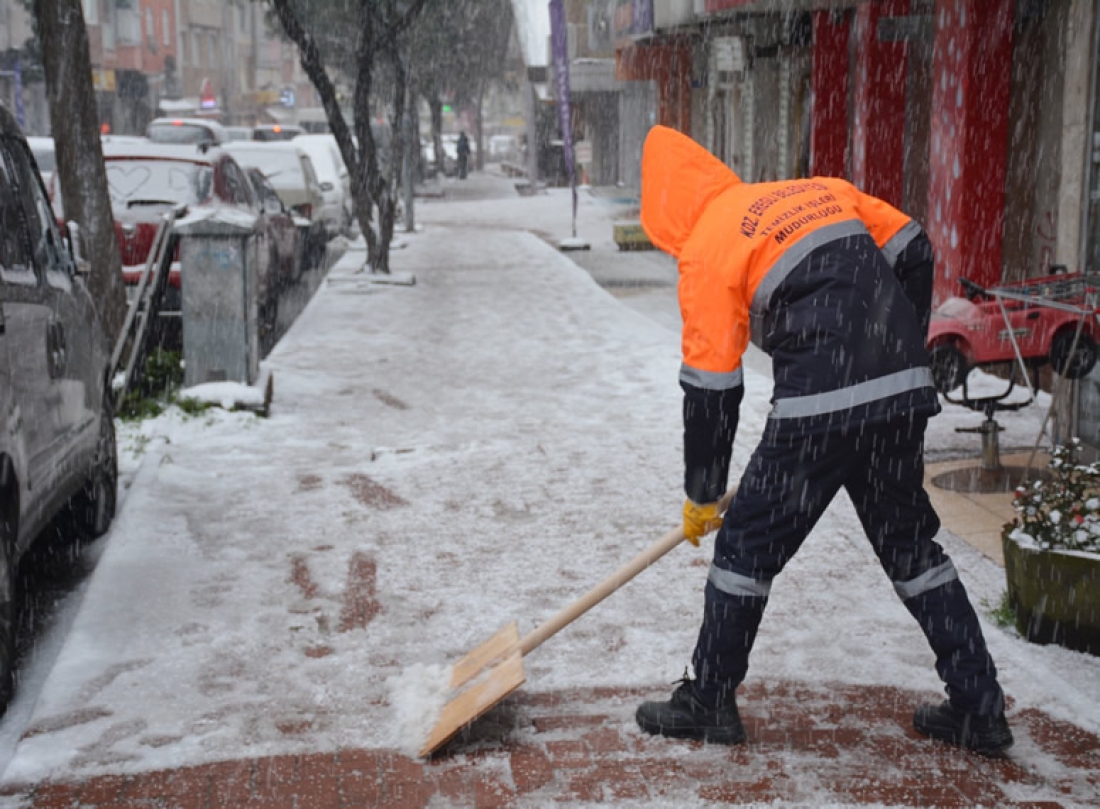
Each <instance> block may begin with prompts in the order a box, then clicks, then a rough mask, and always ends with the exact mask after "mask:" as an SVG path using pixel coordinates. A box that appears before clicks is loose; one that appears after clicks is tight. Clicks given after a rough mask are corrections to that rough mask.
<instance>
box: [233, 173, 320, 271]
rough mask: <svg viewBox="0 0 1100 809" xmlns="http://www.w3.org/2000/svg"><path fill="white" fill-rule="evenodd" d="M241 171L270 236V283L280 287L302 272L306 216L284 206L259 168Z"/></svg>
mask: <svg viewBox="0 0 1100 809" xmlns="http://www.w3.org/2000/svg"><path fill="white" fill-rule="evenodd" d="M245 173H246V174H247V175H248V179H249V181H250V182H251V183H252V190H253V192H254V193H255V194H256V199H257V201H258V202H259V204H260V207H261V209H262V210H263V216H264V217H265V218H266V219H267V225H266V226H265V229H266V230H267V231H268V234H269V236H270V238H269V240H268V253H269V255H270V257H271V258H270V262H271V275H272V278H271V283H273V284H274V285H275V287H276V288H277V289H279V290H281V289H282V288H284V287H285V286H286V285H287V284H289V283H291V282H293V281H296V280H297V279H298V277H299V276H300V275H301V274H302V269H303V265H304V261H305V258H304V256H303V250H304V245H305V241H306V239H307V237H308V235H309V229H310V226H311V223H310V221H309V220H308V219H302V218H301V217H297V216H294V215H293V214H292V213H291V212H290V211H288V210H287V209H286V206H284V205H283V201H282V200H281V199H279V194H278V192H277V191H276V190H275V189H274V187H272V185H271V183H270V182H269V181H268V179H267V178H266V177H264V174H263V172H262V171H260V170H259V169H257V168H250V169H245Z"/></svg>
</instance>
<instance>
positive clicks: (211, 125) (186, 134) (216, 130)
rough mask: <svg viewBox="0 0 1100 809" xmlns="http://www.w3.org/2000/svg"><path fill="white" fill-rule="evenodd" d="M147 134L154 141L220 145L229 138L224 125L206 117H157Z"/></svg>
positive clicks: (151, 123) (146, 131)
mask: <svg viewBox="0 0 1100 809" xmlns="http://www.w3.org/2000/svg"><path fill="white" fill-rule="evenodd" d="M145 136H146V137H147V138H149V140H151V141H153V142H154V143H195V144H200V143H205V144H207V145H218V144H221V143H225V142H226V141H228V140H229V133H228V132H226V131H225V127H224V126H222V125H221V124H219V123H218V122H217V121H208V120H206V119H205V118H155V119H153V120H152V121H151V122H150V123H149V126H148V127H146V129H145Z"/></svg>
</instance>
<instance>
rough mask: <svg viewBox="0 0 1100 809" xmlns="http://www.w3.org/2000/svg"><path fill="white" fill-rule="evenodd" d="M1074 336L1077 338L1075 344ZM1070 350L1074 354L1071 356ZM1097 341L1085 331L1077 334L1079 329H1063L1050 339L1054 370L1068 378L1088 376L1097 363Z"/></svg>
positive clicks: (1051, 362)
mask: <svg viewBox="0 0 1100 809" xmlns="http://www.w3.org/2000/svg"><path fill="white" fill-rule="evenodd" d="M1074 338H1076V340H1077V345H1076V347H1075V346H1074V344H1073V342H1074ZM1070 351H1072V352H1073V356H1072V357H1071V356H1070ZM1096 356H1097V349H1096V341H1095V340H1093V339H1092V337H1091V336H1089V335H1088V334H1086V333H1085V332H1081V334H1080V336H1078V334H1077V329H1076V328H1072V329H1062V330H1061V331H1060V332H1058V333H1057V334H1055V335H1054V339H1053V340H1051V341H1050V364H1051V367H1053V368H1054V370H1055V371H1056V372H1057V373H1059V374H1061V375H1062V376H1064V377H1065V378H1066V379H1081V378H1082V377H1084V376H1088V374H1089V371H1091V370H1092V369H1093V366H1095V365H1096Z"/></svg>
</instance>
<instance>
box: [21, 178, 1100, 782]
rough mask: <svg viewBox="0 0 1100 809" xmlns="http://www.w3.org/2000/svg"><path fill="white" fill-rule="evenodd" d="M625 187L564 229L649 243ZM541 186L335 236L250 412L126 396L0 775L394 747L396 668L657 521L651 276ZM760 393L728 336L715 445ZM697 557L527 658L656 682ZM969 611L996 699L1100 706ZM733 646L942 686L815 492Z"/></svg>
mask: <svg viewBox="0 0 1100 809" xmlns="http://www.w3.org/2000/svg"><path fill="white" fill-rule="evenodd" d="M622 213H623V208H622V207H621V206H617V205H615V204H612V203H609V202H607V201H601V200H599V199H595V198H593V197H591V196H589V195H587V194H582V199H581V209H580V215H579V218H578V235H579V236H580V237H581V238H584V239H585V240H587V241H588V242H590V243H591V245H592V254H591V255H589V256H588V257H586V258H585V261H597V262H598V261H599V260H600V255H601V254H602V255H604V256H605V257H606V260H607V261H608V262H629V261H634V260H638V261H646V262H652V261H653V260H654V259H653V257H652V256H650V257H646V258H635V257H631V256H624V255H621V254H618V253H617V252H616V251H615V248H614V245H613V244H612V243H611V238H610V237H611V226H610V222H611V219H612V218H613V217H615V216H618V215H622ZM569 215H570V205H569V197H568V191H565V192H559V191H552V192H550V193H548V194H545V195H540V196H535V197H530V198H519V197H516V198H509V199H506V200H497V201H485V202H469V203H439V204H435V205H424V206H420V207H419V208H418V218H419V221H420V222H421V223H422V225H423V228H422V230H421V231H419V232H418V233H416V234H415V235H412V236H407V237H403V239H402V242H403V247H402V249H399V250H396V251H395V252H394V254H393V266H394V269H395V270H397V271H399V272H407V273H412V274H414V275H415V277H416V281H417V283H416V285H415V286H393V285H379V284H374V283H371V280H370V278H369V277H367V276H366V275H364V274H362V273H359V272H357V270H358V269H359V268H360V267H361V266H362V260H363V256H362V253H361V252H360V253H357V252H356V251H355V250H352V251H350V252H349V253H348V254H347V255H346V256H345V257H344V259H343V260H342V261H341V262H340V263H339V264H338V265H337V266H336V268H334V269H333V270H332V271H331V273H330V276H329V279H328V280H327V282H325V284H323V285H322V287H321V289H320V290H319V291H318V293H317V295H316V297H315V298H314V299H313V301H312V302H311V303H310V304H309V306H308V307H307V308H306V310H305V312H304V313H303V314H302V316H301V317H300V318H299V321H298V322H297V323H296V324H295V326H294V327H293V328H292V329H291V331H290V332H289V333H288V334H287V335H286V337H285V338H284V339H283V340H282V341H281V343H280V344H279V345H278V346H277V347H276V349H275V351H274V352H273V353H272V354H271V356H270V357H269V359H268V360H267V363H266V365H267V367H268V368H269V369H270V370H271V372H272V373H273V374H274V389H275V398H274V403H273V408H272V413H271V415H270V417H269V418H266V419H264V418H259V417H257V416H255V415H252V414H251V413H231V412H225V411H222V410H218V409H214V410H210V411H207V412H205V413H203V414H201V415H198V416H187V415H184V414H183V413H182V412H180V411H179V410H172V411H169V412H168V413H166V414H165V415H163V416H161V417H159V418H157V419H154V420H151V421H147V422H144V423H142V424H140V425H129V424H128V425H123V426H122V428H121V429H120V448H121V449H122V452H123V461H124V473H125V478H126V481H127V482H128V484H129V488H128V490H127V491H126V493H125V499H124V502H123V508H122V510H121V513H120V514H119V517H118V519H117V522H116V523H115V525H114V527H113V529H112V531H111V533H110V535H109V537H108V539H107V540H106V541H105V543H104V546H105V547H104V550H103V553H102V558H101V559H100V562H99V565H98V567H97V569H96V571H95V573H94V575H93V577H92V579H91V580H90V582H89V583H88V585H87V590H86V593H85V594H84V597H83V599H82V601H81V604H80V609H79V612H78V613H77V614H75V616H74V617H73V619H72V621H71V624H72V626H71V630H70V631H69V632H68V635H67V637H65V638H64V642H63V645H62V646H61V647H60V649H59V651H58V653H57V655H56V660H55V661H54V663H53V666H52V668H51V670H50V671H49V673H48V675H47V676H46V679H45V682H44V683H43V685H42V688H41V690H40V692H38V696H37V701H36V702H35V704H33V705H32V706H28V708H26V709H25V712H26V715H27V716H29V719H28V720H27V732H26V733H25V734H24V736H23V738H22V739H21V740H20V741H19V743H18V745H17V746H16V748H15V750H14V754H13V756H12V757H11V761H10V763H9V764H8V766H7V770H6V772H5V773H4V776H3V780H4V781H5V782H7V783H25V782H32V781H37V780H40V779H43V778H46V777H50V776H53V777H65V778H80V777H84V776H87V775H90V774H93V773H101V772H131V771H140V770H149V769H156V768H161V767H176V766H181V765H186V764H194V763H200V762H205V761H212V760H220V759H226V758H236V757H241V756H259V755H266V754H276V753H292V752H305V751H323V750H336V749H340V748H343V747H348V746H353V747H380V746H381V747H386V746H397V747H400V748H402V749H407V748H408V747H409V746H410V744H411V743H412V742H413V741H414V740H410V739H408V738H405V737H403V736H402V733H401V732H400V730H399V725H398V723H397V715H398V708H401V707H407V704H408V701H409V700H410V699H411V691H410V688H409V687H408V686H409V682H410V681H411V680H412V679H413V678H414V676H418V675H419V674H422V673H423V672H424V671H425V670H427V669H428V667H432V666H440V665H446V664H448V663H450V662H451V661H453V660H455V659H456V658H458V657H459V656H461V655H462V654H464V653H465V652H466V651H468V650H469V649H471V648H472V647H473V646H474V645H476V644H477V643H478V642H479V641H481V640H482V639H484V638H486V637H487V636H489V635H490V634H492V633H493V632H495V631H497V630H498V629H499V628H500V627H501V626H503V625H504V624H506V623H507V622H509V621H511V620H518V621H519V624H520V631H521V632H527V631H529V630H530V629H532V628H533V627H534V626H536V625H538V624H539V623H540V622H541V621H543V620H545V619H546V618H547V617H549V616H550V615H552V614H553V613H555V612H556V611H557V610H558V609H560V608H561V607H563V606H564V605H565V604H567V603H568V602H569V601H570V600H572V599H573V598H575V597H576V596H578V595H580V594H581V593H582V592H584V591H585V590H586V589H587V588H588V587H590V586H591V585H593V584H595V583H596V582H597V581H598V580H600V579H601V578H603V577H604V576H605V575H607V574H608V573H610V572H611V571H613V570H614V569H616V568H617V567H619V566H620V565H621V564H622V563H624V562H625V561H627V560H628V559H630V558H631V557H632V556H633V555H635V554H636V553H637V552H639V551H640V550H641V549H642V548H643V547H645V546H646V545H648V544H649V543H650V542H652V541H653V540H655V539H656V538H657V537H659V536H660V535H662V534H664V533H665V532H666V531H668V530H669V529H670V528H673V527H675V526H676V524H677V519H678V515H679V510H680V505H681V502H682V492H681V490H680V481H681V467H680V444H679V441H680V432H681V426H680V422H679V418H680V416H679V414H680V391H679V387H678V385H677V384H676V378H677V370H678V367H679V336H678V334H677V331H676V323H675V318H676V314H675V311H676V310H675V297H674V295H675V292H674V289H673V288H672V287H671V286H669V287H658V288H654V289H651V290H649V291H639V292H638V293H637V294H631V295H627V296H624V297H622V298H617V297H615V296H613V295H612V294H610V293H609V292H607V291H605V290H604V289H601V288H600V287H599V286H598V285H597V284H596V283H595V282H594V281H593V280H592V277H591V276H590V275H589V273H588V272H586V271H585V270H584V269H581V268H580V267H578V266H577V264H575V263H574V262H573V261H571V260H570V258H568V257H567V256H565V255H563V254H562V253H560V252H558V251H557V250H555V249H554V248H553V246H552V244H553V239H560V238H563V237H565V236H567V235H569V233H570V225H569ZM529 229H532V230H538V231H540V232H542V233H544V234H546V235H547V236H548V237H551V238H550V239H548V240H543V239H540V238H538V237H537V236H535V235H532V234H531V233H530V232H528V230H529ZM670 266H671V265H670ZM671 272H672V273H673V274H674V272H675V270H674V267H672V269H671ZM988 384H991V385H992V384H995V383H994V382H992V381H991V380H990V381H989V382H988ZM769 396H770V382H769V379H768V371H767V363H766V361H764V358H762V357H761V356H759V355H756V354H754V355H753V356H751V357H749V358H748V360H747V362H746V396H745V401H744V404H743V406H742V427H741V430H740V432H739V434H738V437H737V441H736V446H735V454H734V465H735V468H736V469H739V468H741V467H742V466H743V464H744V463H745V461H746V460H747V458H748V455H749V453H750V451H751V449H752V447H753V445H754V443H755V438H756V437H757V436H758V435H759V433H760V430H761V428H762V425H763V420H764V418H765V416H766V413H767V410H768V399H769ZM1048 401H1049V400H1046V401H1044V400H1043V399H1040V401H1039V403H1037V404H1036V405H1033V406H1032V407H1030V408H1028V409H1026V410H1024V411H1021V412H1019V413H1017V414H1010V415H1006V416H1005V417H1004V418H1003V419H1002V423H1003V424H1004V426H1005V427H1006V432H1005V433H1004V434H1002V436H1001V444H1002V446H1003V447H1021V448H1028V447H1030V446H1031V445H1032V444H1033V443H1034V442H1035V440H1036V437H1037V436H1038V433H1039V429H1040V426H1041V424H1042V421H1043V417H1044V415H1045V410H1044V405H1045V404H1046V403H1047V402H1048ZM980 419H981V417H980V415H979V414H975V413H973V412H971V411H968V410H964V409H963V408H959V407H954V406H951V407H948V408H947V409H946V410H945V412H944V413H943V414H942V415H941V416H939V417H937V418H936V419H934V420H933V425H932V428H931V430H930V432H929V436H928V444H929V447H930V449H936V450H948V449H953V450H957V451H958V452H960V453H965V452H970V453H974V452H975V451H976V447H977V442H978V438H977V436H975V435H973V434H967V433H957V432H955V428H956V427H958V426H975V425H976V423H978V422H979V421H980ZM736 469H735V472H734V474H733V476H732V478H733V479H734V480H736V477H737V474H736ZM940 539H941V541H942V542H943V543H944V544H945V545H946V546H947V548H948V550H949V552H950V553H951V554H952V556H953V558H954V559H955V561H956V563H957V565H958V566H959V568H960V570H961V575H962V576H963V579H964V581H965V582H966V583H967V585H968V587H969V588H970V590H971V593H972V596H973V598H974V600H975V602H977V603H982V602H985V603H988V604H991V605H996V604H997V603H999V601H1000V594H1001V591H1003V589H1004V574H1003V571H1002V570H1001V569H1000V568H998V567H997V566H996V565H995V564H993V563H992V562H990V561H989V560H988V559H986V558H985V557H984V556H982V555H981V554H980V553H978V552H977V551H974V550H973V549H971V548H970V547H969V546H968V545H966V544H965V543H964V542H962V541H960V540H959V539H958V538H956V537H954V536H952V535H950V534H948V533H947V532H943V533H941V537H940ZM707 561H709V553H708V546H707V543H704V547H702V548H700V549H693V548H691V547H689V546H686V545H685V546H683V547H680V548H677V549H675V550H674V551H673V552H672V553H671V554H670V555H669V556H668V557H666V558H665V559H663V560H661V561H660V562H658V563H657V564H656V565H654V566H653V567H652V568H650V569H649V570H647V571H646V572H644V573H643V574H641V575H640V576H639V577H638V578H637V579H636V580H635V581H634V582H632V583H631V584H629V585H627V586H626V587H624V588H623V589H622V590H621V591H619V592H618V593H616V594H614V595H613V596H612V597H611V598H609V599H608V600H607V601H606V602H604V603H603V604H601V605H600V606H599V607H597V608H596V609H595V610H593V611H592V612H591V613H590V614H588V615H586V616H584V617H583V618H582V619H581V620H580V621H578V622H577V623H576V624H574V625H572V626H570V627H569V628H567V629H566V630H564V631H563V632H562V633H561V634H560V635H558V636H556V637H554V638H553V639H551V640H550V641H548V642H547V643H546V644H545V645H544V646H542V647H540V648H539V649H538V650H536V651H535V652H534V653H532V654H531V655H530V656H529V658H528V659H527V660H526V661H525V663H526V671H527V678H528V684H527V686H526V687H527V688H531V689H534V690H547V689H560V688H571V687H581V686H619V687H622V686H627V687H629V686H644V687H654V688H656V689H662V690H663V689H664V688H665V684H666V683H668V682H669V681H671V680H674V679H675V678H676V677H677V676H679V674H680V673H681V672H682V671H683V669H684V666H685V663H686V662H687V661H688V659H689V657H690V653H691V649H692V646H693V643H694V640H695V635H696V632H697V629H698V620H699V615H700V609H701V604H702V586H703V582H704V580H705V576H706V571H707V565H706V562H707ZM985 629H986V634H987V637H988V639H989V643H990V646H991V649H992V652H993V655H994V658H995V660H996V661H997V664H998V666H999V667H1000V669H1001V673H1002V680H1003V684H1004V686H1005V689H1006V691H1007V693H1008V695H1009V697H1010V699H1011V701H1012V706H1013V708H1012V710H1013V711H1016V710H1019V709H1021V708H1024V707H1035V708H1041V709H1043V710H1045V711H1047V712H1049V713H1050V714H1051V715H1053V716H1055V717H1059V718H1062V719H1066V720H1069V721H1072V722H1075V723H1077V724H1079V725H1080V726H1082V727H1084V728H1086V729H1088V730H1090V731H1092V732H1100V661H1098V659H1097V658H1095V657H1091V656H1088V655H1084V654H1078V653H1074V652H1069V651H1066V650H1064V649H1061V648H1059V647H1042V646H1036V645H1032V644H1029V643H1026V642H1024V641H1022V640H1021V639H1020V638H1018V637H1017V636H1016V634H1015V633H1014V632H1012V631H1011V630H1006V629H1002V628H999V627H997V626H996V625H995V624H993V623H987V624H986V626H985ZM749 677H750V679H752V678H765V677H775V678H782V679H790V680H795V681H798V680H806V681H813V682H823V681H824V682H840V683H849V684H879V685H892V686H898V687H903V688H913V689H923V690H925V691H927V692H929V693H934V692H938V691H939V690H940V688H941V686H940V683H939V680H938V679H937V677H936V675H935V672H934V670H933V667H932V656H931V653H930V652H929V650H928V648H927V646H926V645H925V642H924V640H923V637H922V635H921V634H920V632H919V630H918V628H917V627H916V625H915V624H914V623H913V621H912V619H911V618H910V616H909V614H908V613H907V612H906V610H905V608H904V607H903V606H902V605H901V603H900V602H899V601H898V600H897V597H896V596H895V594H894V592H893V588H892V587H891V585H890V583H889V582H888V581H887V580H886V578H885V576H884V575H883V574H882V571H881V569H880V568H879V566H878V563H877V561H876V559H875V558H874V555H873V553H872V552H871V549H870V547H869V546H868V544H867V542H866V541H865V539H864V538H863V535H862V532H861V530H860V526H859V523H858V520H857V519H856V517H855V514H854V512H853V510H852V508H851V506H850V504H849V503H848V502H847V501H846V500H845V499H844V498H843V497H842V498H840V499H838V500H837V502H836V503H834V505H833V506H832V507H831V508H830V510H829V511H828V513H827V514H826V515H825V517H824V518H823V519H822V520H821V522H820V523H819V525H818V527H817V528H816V529H815V531H814V533H813V534H812V535H811V537H810V538H809V540H808V541H807V542H806V544H805V546H804V547H803V549H802V551H801V553H800V554H799V555H798V556H797V557H796V558H795V559H794V560H793V561H792V562H791V564H790V565H789V566H788V569H787V571H786V572H785V573H784V575H783V576H781V577H780V578H779V580H777V582H776V583H775V586H774V588H773V590H772V598H771V602H770V606H769V610H768V613H767V614H766V616H765V618H764V623H763V626H762V628H761V631H760V637H759V640H758V643H757V647H756V650H755V652H754V655H753V659H752V666H751V668H750V671H749ZM1015 755H1018V756H1022V757H1026V756H1027V755H1028V743H1027V740H1026V739H1025V740H1022V744H1018V745H1017V750H1016V753H1015Z"/></svg>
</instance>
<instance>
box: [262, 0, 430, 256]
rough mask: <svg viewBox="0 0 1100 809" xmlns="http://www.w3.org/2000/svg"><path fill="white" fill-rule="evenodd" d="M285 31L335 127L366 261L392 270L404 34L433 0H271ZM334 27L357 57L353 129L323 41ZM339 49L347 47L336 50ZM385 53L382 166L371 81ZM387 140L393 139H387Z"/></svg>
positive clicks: (401, 149)
mask: <svg viewBox="0 0 1100 809" xmlns="http://www.w3.org/2000/svg"><path fill="white" fill-rule="evenodd" d="M268 2H270V3H271V5H272V7H273V8H274V11H275V15H276V17H277V18H278V20H279V22H280V23H281V25H282V27H283V31H284V32H285V33H286V36H287V37H288V38H289V39H290V40H291V41H292V42H294V43H295V44H296V45H297V46H298V53H299V57H300V60H301V63H302V68H303V69H304V70H305V72H306V75H307V76H308V77H309V80H310V82H312V84H313V86H314V88H316V90H317V94H318V95H319V96H320V97H321V104H322V106H323V107H324V109H325V115H326V116H327V117H328V122H329V127H330V129H331V130H332V134H333V136H334V137H335V138H336V143H337V144H338V145H339V147H340V154H341V155H342V156H343V158H344V163H345V164H347V167H348V173H349V174H350V175H351V191H352V197H353V201H354V208H355V217H356V219H357V220H358V221H359V226H360V228H361V230H362V231H363V235H364V237H365V238H366V240H367V261H368V263H369V264H370V268H371V271H372V272H379V273H388V272H389V247H390V242H391V240H392V238H393V225H394V219H395V216H396V212H397V194H398V188H399V187H400V179H401V160H400V157H401V155H402V154H403V152H404V130H405V128H404V127H403V126H402V125H401V124H402V116H403V115H404V108H405V96H406V86H407V82H408V65H407V62H406V56H405V55H404V50H403V46H404V44H403V40H402V38H403V35H404V33H405V32H406V31H407V30H408V28H409V26H410V25H411V24H412V22H413V20H415V19H416V17H417V15H418V14H419V13H420V11H421V9H422V8H423V7H424V4H425V3H426V2H427V0H407V2H401V0H358V2H354V0H268ZM334 32H336V33H337V34H338V35H339V36H340V38H341V39H342V40H343V41H344V42H347V43H349V44H350V43H354V48H353V49H352V50H351V53H352V54H353V56H352V57H351V64H350V65H348V66H347V72H348V73H349V74H350V76H349V77H350V78H352V79H353V80H354V87H355V89H354V92H353V107H352V109H353V116H354V128H355V134H354V138H353V137H352V132H351V130H350V129H349V128H348V124H347V121H346V120H345V119H344V113H343V111H342V110H341V109H340V104H339V99H338V98H337V93H336V86H335V84H334V82H333V80H332V78H331V77H330V76H329V73H328V70H327V69H326V66H325V60H324V57H323V55H322V54H323V53H324V52H326V49H325V40H326V39H328V38H331V37H332V36H333V35H334ZM332 52H333V53H340V52H346V49H342V48H341V49H334V50H333V51H332ZM379 59H381V60H384V62H385V64H387V65H388V67H389V70H390V72H391V73H392V76H393V79H394V87H393V92H392V109H391V115H390V121H391V124H392V126H391V127H390V134H389V136H388V141H389V143H388V148H387V149H386V151H387V152H388V157H389V161H388V164H389V165H388V171H383V169H382V166H381V165H380V157H381V155H380V152H381V151H382V150H381V148H380V144H379V143H377V142H376V139H375V133H374V131H373V130H372V128H371V119H372V110H371V105H372V103H373V102H374V100H375V99H374V95H373V90H374V87H373V81H374V77H375V71H376V69H378V67H379V62H378V61H377V60H379ZM382 145H383V146H386V145H387V144H382ZM375 205H377V206H378V230H377V231H375V229H374V226H373V222H372V219H373V217H372V212H373V211H372V209H373V207H374V206H375Z"/></svg>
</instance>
